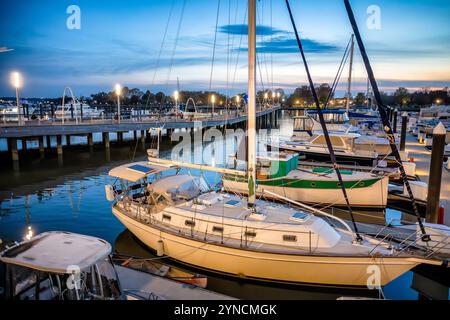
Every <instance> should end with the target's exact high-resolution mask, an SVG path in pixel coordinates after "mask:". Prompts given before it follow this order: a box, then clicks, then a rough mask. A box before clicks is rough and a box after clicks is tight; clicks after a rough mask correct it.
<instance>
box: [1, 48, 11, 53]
mask: <svg viewBox="0 0 450 320" xmlns="http://www.w3.org/2000/svg"><path fill="white" fill-rule="evenodd" d="M13 50H14V49H10V48H7V47H0V53H2V52H8V51H13Z"/></svg>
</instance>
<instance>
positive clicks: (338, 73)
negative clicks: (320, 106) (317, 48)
mask: <svg viewBox="0 0 450 320" xmlns="http://www.w3.org/2000/svg"><path fill="white" fill-rule="evenodd" d="M351 41H352V40H351V39H350V40H349V42H348V43H347V47H346V48H345V51H344V55H343V56H342V59H341V63H340V64H339V68H338V71H337V73H336V76H335V77H334V80H333V84H332V85H331V88H330V92H329V94H328V97H327V101H326V103H325V106H324V108H327V106H328V103H329V102H330V100H331V97H332V96H333V94H334V90H333V88H334V86H335V85H336V83H337V82H338V81H339V79H340V74H342V71H341V68H342V69H343V65H345V63H346V62H347V57H348V48H349V47H350V43H351ZM338 75H339V79H338Z"/></svg>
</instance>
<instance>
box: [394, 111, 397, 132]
mask: <svg viewBox="0 0 450 320" xmlns="http://www.w3.org/2000/svg"><path fill="white" fill-rule="evenodd" d="M397 116H398V111H397V109H394V125H393V130H394V133H397Z"/></svg>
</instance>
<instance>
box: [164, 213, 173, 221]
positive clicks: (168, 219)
mask: <svg viewBox="0 0 450 320" xmlns="http://www.w3.org/2000/svg"><path fill="white" fill-rule="evenodd" d="M162 218H163V220H167V221H170V220H172V216H169V215H168V214H163V215H162Z"/></svg>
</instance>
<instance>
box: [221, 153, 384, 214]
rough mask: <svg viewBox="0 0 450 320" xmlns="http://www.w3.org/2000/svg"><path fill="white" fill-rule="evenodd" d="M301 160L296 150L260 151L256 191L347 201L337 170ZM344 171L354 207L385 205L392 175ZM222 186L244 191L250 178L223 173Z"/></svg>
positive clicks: (324, 201)
mask: <svg viewBox="0 0 450 320" xmlns="http://www.w3.org/2000/svg"><path fill="white" fill-rule="evenodd" d="M298 161H299V155H298V154H296V153H285V152H269V153H266V154H261V155H258V158H257V172H256V177H257V183H256V184H257V187H256V192H257V194H258V195H261V196H262V195H264V190H268V191H270V192H273V193H276V194H279V195H282V196H285V197H287V198H289V199H293V200H295V201H299V202H302V203H310V204H315V205H317V204H320V205H323V206H330V205H332V206H345V205H346V202H345V199H344V196H343V194H342V192H341V187H340V185H339V180H338V178H337V176H336V172H335V171H334V170H333V169H332V168H320V167H313V168H299V167H298ZM341 173H342V178H343V180H344V184H345V188H346V189H347V190H348V198H349V201H350V204H351V206H352V207H358V208H385V207H386V204H387V197H388V195H387V193H388V184H389V177H387V176H384V175H380V174H375V173H371V172H364V171H354V170H341ZM223 187H224V190H226V191H229V192H239V193H242V194H245V193H246V192H247V181H246V179H245V177H239V176H236V175H232V174H231V175H224V176H223ZM264 196H266V197H268V198H271V197H270V196H267V195H264Z"/></svg>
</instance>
